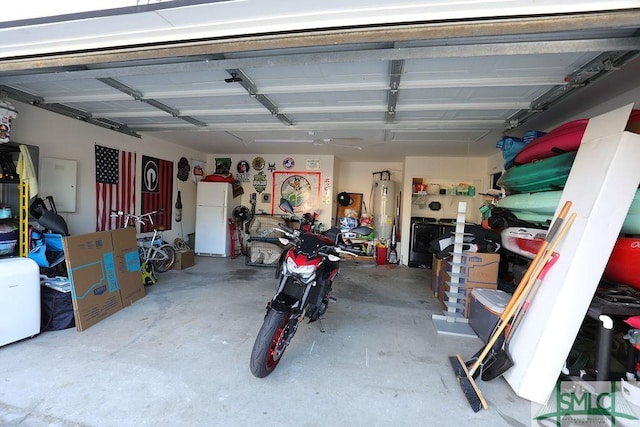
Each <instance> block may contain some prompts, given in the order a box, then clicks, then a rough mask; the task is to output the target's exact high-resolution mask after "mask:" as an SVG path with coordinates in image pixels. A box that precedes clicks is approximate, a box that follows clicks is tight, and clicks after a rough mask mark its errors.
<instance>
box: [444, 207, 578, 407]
mask: <svg viewBox="0 0 640 427" xmlns="http://www.w3.org/2000/svg"><path fill="white" fill-rule="evenodd" d="M570 204H571V202H567V203H566V204H565V206H564V207H563V209H562V212H566V211H567V210H568V208H569V206H570ZM575 215H576V214H575V213H574V214H572V215H571V217H570V218H569V221H568V223H567V224H565V226H564V227H563V228H562V230H560V233H559V235H558V238H557V239H554V242H553V244H552V245H551V247H550V248H549V250H546V245H543V247H541V248H540V250H539V251H538V254H537V255H536V257H535V259H534V262H532V263H531V265H530V266H529V269H528V270H527V273H526V274H525V277H523V280H522V281H521V283H522V282H524V281H525V279H526V283H525V285H524V286H523V287H522V289H521V290H520V292H517V293H516V294H517V295H514V297H512V301H510V303H509V304H508V306H507V308H506V309H505V312H503V313H502V316H501V318H500V321H499V325H498V326H497V328H496V329H495V330H494V332H493V334H492V335H491V337H490V339H489V342H487V345H486V346H485V347H484V348H483V350H482V352H481V353H480V355H479V356H478V358H477V360H476V361H475V363H473V365H472V366H471V368H470V369H468V368H467V365H466V364H465V363H464V362H463V361H462V358H461V357H460V355H456V356H455V357H449V361H450V363H451V366H452V367H453V371H454V373H455V374H456V377H457V379H458V382H459V384H460V388H461V389H462V391H463V393H464V395H465V397H466V398H467V401H468V402H469V405H470V406H471V409H472V410H473V411H474V412H478V411H479V410H480V409H481V408H484V409H487V408H488V406H487V402H486V401H485V399H484V397H483V396H482V393H481V392H480V389H479V388H478V386H477V385H476V383H475V381H474V379H473V377H474V374H475V372H476V370H477V369H478V368H479V367H480V366H481V365H482V363H483V361H484V359H485V357H487V355H488V354H489V352H490V351H491V350H492V349H493V346H494V345H495V344H496V342H497V341H498V339H499V338H501V337H502V336H503V332H504V330H505V328H506V326H507V324H508V323H509V322H508V320H509V319H511V317H512V316H513V315H514V314H515V312H516V310H517V308H518V306H519V305H520V304H521V303H522V302H523V301H524V298H525V297H526V295H527V290H528V288H530V287H531V286H533V285H534V283H535V281H536V278H537V276H538V275H539V274H540V271H541V270H542V268H543V267H544V266H545V265H546V264H547V262H548V261H549V259H550V258H551V256H552V255H553V253H554V251H555V248H556V247H557V246H558V243H559V242H560V240H561V239H562V237H563V236H564V234H566V232H567V230H568V228H569V226H570V225H571V223H572V222H573V220H574V219H575ZM543 251H544V255H543V254H542V252H543ZM503 319H504V320H503Z"/></svg>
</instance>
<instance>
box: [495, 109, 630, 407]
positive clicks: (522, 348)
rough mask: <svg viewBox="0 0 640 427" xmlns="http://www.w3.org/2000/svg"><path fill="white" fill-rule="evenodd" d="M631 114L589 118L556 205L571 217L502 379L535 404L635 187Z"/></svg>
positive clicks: (566, 346)
mask: <svg viewBox="0 0 640 427" xmlns="http://www.w3.org/2000/svg"><path fill="white" fill-rule="evenodd" d="M631 109H632V105H628V106H626V107H623V108H620V109H618V110H615V111H612V112H609V113H607V114H603V115H601V116H598V117H595V118H593V119H591V120H590V121H589V124H588V126H587V129H586V131H585V134H584V137H583V139H582V143H581V145H580V148H579V150H578V153H577V156H576V159H575V162H574V164H573V167H572V168H571V172H570V174H569V178H568V180H567V184H566V186H565V188H564V191H563V193H562V197H561V199H560V203H559V205H558V206H563V205H564V203H565V202H566V201H571V202H573V206H572V209H571V211H570V212H575V213H576V220H575V222H574V223H573V225H572V227H571V229H570V230H569V232H568V233H567V235H566V237H565V239H564V240H563V241H562V242H561V243H560V245H559V246H558V249H557V252H559V253H560V258H559V259H558V261H557V263H556V264H555V265H554V267H553V268H552V269H551V270H550V271H549V273H548V274H547V276H546V278H545V279H544V282H543V283H542V286H541V288H540V289H539V291H538V293H537V295H536V297H535V299H534V300H533V302H532V304H531V306H530V307H529V310H528V312H527V313H526V317H525V318H524V319H523V321H522V323H521V324H520V327H519V328H518V329H517V330H516V331H515V332H514V334H515V335H514V336H513V339H512V341H511V344H510V352H511V355H512V357H513V360H514V363H515V365H514V366H513V367H512V368H511V369H510V370H509V371H507V372H506V373H505V375H504V376H505V378H506V380H507V381H508V383H509V384H510V385H511V387H512V388H513V390H514V391H515V392H516V393H517V394H518V395H519V396H521V397H524V398H526V399H529V400H531V401H534V402H537V403H544V402H545V401H546V400H547V398H548V397H549V395H550V393H551V392H552V390H553V387H554V385H555V383H556V381H557V379H558V375H559V373H560V370H561V368H562V365H563V363H564V361H565V360H566V358H567V356H568V354H569V351H570V349H571V346H572V345H573V342H574V340H575V338H576V335H577V333H578V330H579V328H580V325H581V323H582V321H583V320H584V317H585V315H586V313H587V310H588V308H589V304H590V303H591V299H592V297H593V294H594V293H595V290H596V288H597V286H598V283H599V281H600V278H601V277H602V273H603V271H604V267H605V265H606V263H607V260H608V258H609V255H610V253H611V250H612V248H613V245H614V243H615V240H616V238H617V237H618V234H619V233H620V228H621V226H622V223H623V221H624V218H625V216H626V214H627V211H628V209H629V206H630V205H631V201H632V199H633V195H634V194H635V192H636V189H637V188H638V183H639V182H640V168H638V159H639V158H640V135H637V134H634V133H631V132H626V131H623V129H624V128H625V124H626V122H627V119H628V117H629V114H630V113H631ZM556 215H557V212H556Z"/></svg>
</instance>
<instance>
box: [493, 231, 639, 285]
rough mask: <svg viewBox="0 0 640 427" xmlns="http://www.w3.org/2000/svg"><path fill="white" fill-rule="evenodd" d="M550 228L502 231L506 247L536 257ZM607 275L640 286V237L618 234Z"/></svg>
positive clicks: (613, 279) (523, 254) (606, 270)
mask: <svg viewBox="0 0 640 427" xmlns="http://www.w3.org/2000/svg"><path fill="white" fill-rule="evenodd" d="M546 233H547V230H544V229H540V228H523V227H508V228H505V229H504V230H502V232H501V233H500V235H501V237H502V245H503V246H504V248H505V249H507V250H509V251H511V252H513V253H516V254H518V255H521V256H523V257H525V258H529V259H533V258H535V256H536V253H537V252H538V249H540V247H541V246H542V243H543V242H544V238H545V236H546ZM603 277H604V278H605V279H607V280H609V281H610V282H614V283H621V284H623V285H629V286H633V287H634V288H636V289H640V237H618V240H616V244H615V245H614V246H613V250H612V251H611V255H610V256H609V261H608V263H607V266H606V267H605V269H604V274H603Z"/></svg>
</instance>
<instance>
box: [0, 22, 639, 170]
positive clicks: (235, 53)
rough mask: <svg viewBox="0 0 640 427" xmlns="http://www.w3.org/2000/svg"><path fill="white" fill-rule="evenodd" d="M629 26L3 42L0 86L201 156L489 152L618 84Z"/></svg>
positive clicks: (629, 54)
mask: <svg viewBox="0 0 640 427" xmlns="http://www.w3.org/2000/svg"><path fill="white" fill-rule="evenodd" d="M638 27H640V12H639V11H638V10H627V11H625V12H616V11H613V12H606V13H603V12H600V13H587V14H579V15H570V16H552V17H535V18H534V17H530V18H508V19H507V18H505V19H499V20H498V19H492V20H471V21H469V20H467V21H446V22H437V23H433V22H431V23H429V22H422V23H403V24H394V25H384V26H381V25H375V26H372V25H368V26H366V27H349V28H330V29H314V30H306V31H296V32H288V33H267V34H259V35H256V34H252V35H250V36H238V37H223V38H207V39H205V38H202V39H197V40H181V41H171V42H163V43H152V44H151V43H146V44H139V45H126V46H125V45H123V46H112V47H110V48H101V49H99V50H96V49H94V50H87V49H84V50H80V49H78V50H73V51H71V50H68V51H60V52H54V53H51V52H49V53H37V54H31V55H22V56H16V55H13V56H5V57H4V58H3V59H0V89H2V90H4V91H5V92H7V93H8V95H9V97H10V98H12V99H14V100H18V101H22V102H27V103H30V104H33V105H36V106H38V107H42V108H45V109H48V110H51V111H55V112H57V113H61V114H65V115H68V116H71V117H74V118H77V119H80V120H84V121H86V122H89V123H92V124H95V125H98V126H102V127H106V128H109V129H113V130H114V131H119V132H124V133H127V134H130V135H134V136H141V137H144V136H145V135H154V136H155V137H158V138H161V139H165V140H168V141H171V142H174V143H176V144H180V145H184V146H187V147H191V148H194V149H197V150H200V151H203V152H208V153H225V154H243V153H264V154H269V153H272V154H335V155H336V156H338V157H339V158H343V159H346V158H349V159H351V160H363V161H365V160H366V161H389V160H393V161H400V160H401V159H402V158H403V157H405V156H461V157H462V156H464V157H466V156H488V155H492V154H494V153H495V152H496V148H495V142H496V141H497V140H498V139H500V138H501V136H502V135H503V134H504V133H509V134H512V135H522V134H523V133H524V132H525V131H526V130H528V129H529V128H528V127H527V126H528V124H529V123H533V122H532V119H538V120H537V121H536V123H538V124H539V125H544V123H545V121H544V120H542V121H541V120H539V119H540V117H545V118H547V123H553V116H554V114H556V112H560V110H561V108H562V104H563V102H564V100H565V99H566V98H567V96H568V95H574V94H576V93H579V92H583V93H588V91H589V90H590V88H591V86H592V84H593V83H594V82H595V81H596V80H598V79H601V81H605V80H606V81H607V85H615V84H618V83H620V79H616V78H615V73H619V72H620V70H622V69H624V68H625V67H628V66H630V65H629V64H633V63H634V59H636V57H637V54H638V51H640V38H639V37H638V34H639V33H638ZM635 62H637V60H636V61H635ZM607 74H611V75H612V76H613V77H614V78H607V77H606V76H607ZM613 89H614V88H613V86H612V87H611V90H613ZM600 90H602V88H600Z"/></svg>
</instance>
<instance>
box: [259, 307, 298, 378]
mask: <svg viewBox="0 0 640 427" xmlns="http://www.w3.org/2000/svg"><path fill="white" fill-rule="evenodd" d="M288 336H289V313H288V312H284V313H283V312H280V311H276V310H273V309H270V310H269V312H268V313H267V315H266V316H265V318H264V322H263V323H262V327H261V328H260V331H259V332H258V336H257V337H256V341H255V342H254V343H253V350H252V351H251V363H250V365H251V373H252V374H253V375H254V376H255V377H257V378H264V377H266V376H267V375H269V374H270V373H271V372H272V371H273V370H274V369H275V368H276V366H278V362H280V358H281V357H282V354H283V353H284V351H285V350H286V348H287V345H288V343H287V340H288Z"/></svg>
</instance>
